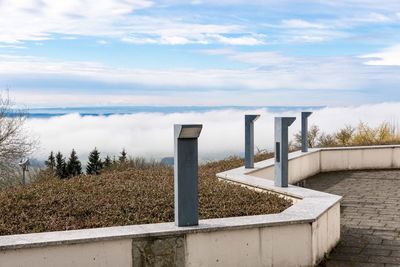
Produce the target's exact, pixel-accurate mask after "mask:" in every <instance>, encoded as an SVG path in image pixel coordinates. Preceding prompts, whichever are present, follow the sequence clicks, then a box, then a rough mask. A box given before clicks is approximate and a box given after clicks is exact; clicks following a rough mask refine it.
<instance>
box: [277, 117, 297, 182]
mask: <svg viewBox="0 0 400 267" xmlns="http://www.w3.org/2000/svg"><path fill="white" fill-rule="evenodd" d="M295 120H296V118H295V117H275V186H279V187H287V186H288V168H289V162H288V154H289V140H288V132H289V126H290V125H291V124H292V123H293V122H294V121H295Z"/></svg>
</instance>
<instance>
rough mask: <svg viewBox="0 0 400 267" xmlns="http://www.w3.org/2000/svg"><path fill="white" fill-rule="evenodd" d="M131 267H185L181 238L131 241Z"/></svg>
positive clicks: (182, 240)
mask: <svg viewBox="0 0 400 267" xmlns="http://www.w3.org/2000/svg"><path fill="white" fill-rule="evenodd" d="M132 258H133V267H156V266H157V267H169V266H177V267H181V266H182V267H183V266H185V246H184V237H183V236H172V237H164V238H144V239H139V240H133V241H132Z"/></svg>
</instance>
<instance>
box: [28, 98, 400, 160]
mask: <svg viewBox="0 0 400 267" xmlns="http://www.w3.org/2000/svg"><path fill="white" fill-rule="evenodd" d="M399 109H400V103H382V104H375V105H362V106H350V107H335V108H331V107H328V108H324V109H321V110H318V111H315V112H314V114H313V115H312V116H311V117H310V118H309V123H310V125H311V124H315V125H318V126H320V127H321V129H322V130H323V131H325V132H328V133H330V132H334V131H335V130H337V129H339V128H341V127H343V126H345V125H346V124H350V125H353V126H356V125H357V124H358V123H359V122H360V121H364V122H367V123H369V125H371V126H377V125H379V124H380V123H381V122H383V121H391V122H398V121H399V119H400V117H399V113H398V110H399ZM246 113H247V114H248V113H252V114H261V118H260V119H259V120H257V122H256V123H255V145H256V147H258V148H268V149H271V148H272V147H273V122H274V120H273V118H274V116H297V117H298V116H299V112H297V111H296V112H285V113H271V112H268V111H267V110H265V109H259V110H251V111H243V110H242V111H241V110H233V109H226V110H220V111H209V112H202V113H199V112H189V113H174V114H167V115H165V114H160V113H138V114H131V115H113V116H109V117H90V116H88V117H80V116H79V115H77V114H72V115H67V116H63V117H53V118H50V119H30V120H29V121H28V127H29V129H30V130H31V131H32V132H33V133H34V134H36V135H38V136H39V137H40V139H41V149H40V150H39V151H38V152H37V153H36V156H37V157H40V158H44V157H46V156H47V154H48V153H49V152H50V151H51V150H53V151H58V150H60V151H62V152H63V153H64V154H67V153H69V152H70V151H71V149H72V148H75V149H76V150H77V151H78V153H79V155H80V156H81V157H82V158H83V157H86V156H87V154H88V153H89V151H90V150H92V149H93V148H94V147H95V146H97V147H98V148H99V149H100V151H101V152H102V153H103V155H105V154H110V155H113V154H114V155H115V154H118V153H119V151H121V149H122V148H126V149H127V151H128V152H129V153H130V154H132V155H134V156H146V157H155V158H161V157H164V156H171V155H173V130H172V129H173V124H174V123H202V124H204V128H203V132H202V134H201V136H200V139H199V151H200V156H201V158H202V159H209V158H214V157H224V156H228V155H232V154H240V153H242V152H243V139H244V136H243V115H244V114H246ZM299 129H300V120H299V117H298V119H297V120H296V122H295V123H294V124H293V126H292V127H291V128H290V136H291V137H292V136H293V134H294V133H296V132H298V131H299Z"/></svg>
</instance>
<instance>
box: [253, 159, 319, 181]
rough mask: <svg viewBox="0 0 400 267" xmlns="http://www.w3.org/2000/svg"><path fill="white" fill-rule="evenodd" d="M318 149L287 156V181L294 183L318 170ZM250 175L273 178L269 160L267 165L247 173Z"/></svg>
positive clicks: (272, 169) (272, 167)
mask: <svg viewBox="0 0 400 267" xmlns="http://www.w3.org/2000/svg"><path fill="white" fill-rule="evenodd" d="M320 159H321V157H320V151H313V152H308V153H305V154H300V153H298V152H296V154H295V155H294V156H293V155H291V157H289V183H290V184H294V183H297V182H299V181H301V180H304V179H305V178H307V177H310V176H312V175H315V174H317V173H319V172H320V165H321V164H320ZM249 174H250V175H252V176H255V177H260V178H264V179H268V180H273V179H274V165H273V163H272V162H271V164H270V165H269V166H266V167H264V168H260V169H258V170H256V171H252V172H250V173H249Z"/></svg>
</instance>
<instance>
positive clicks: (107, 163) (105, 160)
mask: <svg viewBox="0 0 400 267" xmlns="http://www.w3.org/2000/svg"><path fill="white" fill-rule="evenodd" d="M103 165H104V168H109V167H111V165H112V161H111V158H110V156H109V155H107V157H106V158H105V159H104V164H103Z"/></svg>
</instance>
